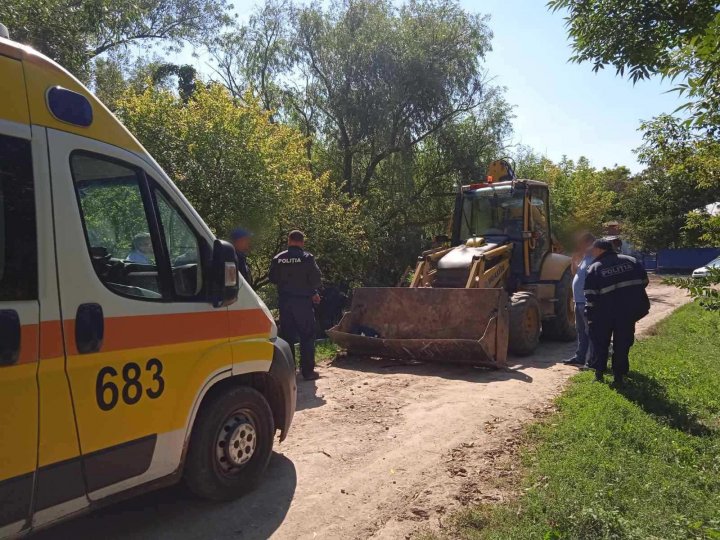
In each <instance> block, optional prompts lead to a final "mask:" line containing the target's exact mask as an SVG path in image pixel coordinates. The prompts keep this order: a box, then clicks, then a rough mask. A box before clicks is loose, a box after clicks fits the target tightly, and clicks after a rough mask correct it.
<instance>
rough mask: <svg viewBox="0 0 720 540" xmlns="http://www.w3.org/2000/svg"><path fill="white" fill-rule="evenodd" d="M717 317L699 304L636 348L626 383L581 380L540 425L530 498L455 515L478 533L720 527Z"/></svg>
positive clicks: (701, 532)
mask: <svg viewBox="0 0 720 540" xmlns="http://www.w3.org/2000/svg"><path fill="white" fill-rule="evenodd" d="M718 348H720V319H718V317H717V314H715V313H709V312H706V311H703V310H702V309H700V308H699V307H698V306H696V305H689V306H686V307H684V308H681V309H680V310H679V311H678V312H677V313H675V314H674V315H672V316H671V317H670V318H669V319H668V320H666V321H664V322H663V323H662V324H661V325H660V327H659V329H658V331H657V335H656V336H654V337H651V338H648V339H646V340H643V341H641V342H639V343H638V344H636V345H635V347H634V348H633V350H632V353H631V357H630V365H631V369H632V371H631V373H630V375H629V377H628V380H627V382H626V386H625V387H624V388H623V389H621V390H619V391H618V390H613V389H612V388H610V387H609V386H608V385H606V384H600V383H596V382H594V381H593V376H592V374H590V373H585V374H581V375H579V376H577V377H575V378H574V379H573V381H572V384H571V386H570V387H569V388H568V389H567V390H566V391H565V393H564V394H563V395H562V396H561V398H560V399H559V400H558V407H559V411H558V413H556V414H554V415H553V416H552V417H551V418H549V419H548V421H547V422H544V423H543V424H541V425H538V426H536V427H535V428H533V429H532V430H531V432H530V434H529V438H528V442H529V443H530V447H529V448H528V450H527V451H526V454H525V458H524V462H525V466H526V473H527V476H526V479H525V481H524V489H523V491H522V493H523V494H522V495H521V496H520V497H519V498H518V499H517V500H514V501H512V502H510V503H507V504H502V505H498V506H492V505H484V506H480V507H476V508H475V509H472V510H470V511H468V512H466V513H463V514H461V515H459V516H458V517H457V519H456V520H455V524H456V528H454V529H451V531H450V534H449V537H452V538H468V539H470V538H472V539H490V538H497V539H501V538H502V539H505V538H513V539H518V540H520V539H528V540H529V539H533V540H534V539H537V538H547V539H574V538H578V539H579V538H582V539H585V540H593V539H598V540H599V539H609V538H624V539H638V540H640V539H646V538H658V539H659V538H663V539H668V540H670V539H678V540H680V539H687V538H696V539H702V538H716V537H718V534H720V519H718V518H719V516H720V463H718V459H717V456H718V455H720V424H719V423H718V417H719V415H720V400H719V399H718V394H717V387H718V385H720V366H719V365H718V363H717V350H718Z"/></svg>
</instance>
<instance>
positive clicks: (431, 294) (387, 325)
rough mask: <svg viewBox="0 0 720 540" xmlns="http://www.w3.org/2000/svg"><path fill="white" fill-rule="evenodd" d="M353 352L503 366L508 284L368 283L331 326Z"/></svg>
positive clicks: (336, 337)
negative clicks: (496, 286)
mask: <svg viewBox="0 0 720 540" xmlns="http://www.w3.org/2000/svg"><path fill="white" fill-rule="evenodd" d="M327 334H328V336H329V337H330V339H331V340H332V341H333V342H335V343H337V344H338V345H339V346H340V347H342V348H344V349H346V350H347V351H348V353H350V354H357V355H363V356H379V357H384V358H400V359H407V360H418V361H427V362H446V363H465V364H476V365H483V366H488V367H493V368H499V367H503V366H504V365H505V362H506V360H507V348H508V295H507V293H506V292H505V290H503V289H433V288H363V289H356V290H355V291H354V294H353V300H352V305H351V307H350V311H349V312H348V313H346V314H345V316H344V317H343V318H342V320H341V321H340V323H339V324H338V325H337V326H334V327H333V328H331V329H330V330H328V331H327Z"/></svg>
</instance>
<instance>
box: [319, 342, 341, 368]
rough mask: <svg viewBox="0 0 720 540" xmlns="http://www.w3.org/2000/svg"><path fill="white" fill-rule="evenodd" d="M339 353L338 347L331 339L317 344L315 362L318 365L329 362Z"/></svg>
mask: <svg viewBox="0 0 720 540" xmlns="http://www.w3.org/2000/svg"><path fill="white" fill-rule="evenodd" d="M337 352H338V346H337V345H335V344H334V343H333V342H332V341H330V340H329V339H326V340H323V341H317V342H316V343H315V361H316V362H318V363H321V362H322V363H324V362H329V361H330V360H332V359H333V358H335V355H336V354H337Z"/></svg>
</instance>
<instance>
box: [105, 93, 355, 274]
mask: <svg viewBox="0 0 720 540" xmlns="http://www.w3.org/2000/svg"><path fill="white" fill-rule="evenodd" d="M118 113H119V115H120V117H121V118H122V120H123V121H124V122H125V124H126V125H127V126H128V127H129V128H130V129H131V130H132V132H133V133H135V135H136V136H137V137H138V138H139V140H140V141H141V142H142V143H143V144H144V145H145V147H146V148H147V149H148V151H149V152H150V153H151V154H153V155H154V156H155V157H156V158H157V159H158V161H159V163H160V164H161V166H162V167H163V169H164V170H165V171H166V172H167V173H168V174H169V175H170V177H171V178H173V180H174V181H175V182H176V184H177V185H178V187H179V188H180V189H181V190H182V191H183V193H184V194H185V195H186V196H187V197H188V199H189V200H190V202H191V203H192V204H193V206H194V207H195V209H196V210H197V211H198V213H199V214H200V215H201V216H203V219H204V220H205V221H206V222H207V223H208V225H209V226H210V227H211V228H212V229H213V231H214V232H215V233H216V234H217V235H218V236H220V237H223V236H227V234H228V233H229V231H230V230H231V229H232V228H234V227H236V226H238V225H239V224H242V225H243V226H246V227H249V228H251V229H253V230H254V231H256V237H255V241H256V242H255V249H254V252H253V256H252V257H251V264H252V265H253V268H254V272H253V273H254V274H255V275H256V276H257V281H256V285H257V286H260V287H262V286H263V285H265V284H266V283H267V269H268V266H269V262H270V259H271V257H272V255H273V254H274V253H276V252H277V251H278V250H280V248H281V247H282V246H283V245H284V242H285V239H286V235H287V233H288V231H289V230H292V229H294V228H300V229H303V230H304V231H305V232H306V234H307V235H308V240H309V242H308V245H309V249H311V250H313V251H314V252H315V253H316V255H317V258H318V262H319V264H320V266H321V268H322V269H323V271H324V273H325V275H326V277H327V278H328V279H331V280H333V279H337V278H338V277H339V276H342V277H344V278H345V279H346V280H348V281H349V280H352V279H353V278H355V277H359V276H361V275H362V274H363V272H364V267H363V264H364V261H365V259H364V257H365V256H366V253H367V247H368V243H367V240H366V239H365V231H364V229H363V221H362V218H361V216H360V205H359V203H358V202H353V201H350V200H349V199H347V197H346V196H344V195H343V194H341V193H340V191H339V190H338V188H337V187H336V186H335V185H334V184H333V183H332V182H330V180H329V178H328V176H327V175H323V176H321V177H319V178H317V179H314V178H312V176H311V175H310V173H309V171H308V168H307V162H306V159H305V151H304V140H303V137H302V135H301V134H300V133H299V132H298V131H297V130H295V129H294V128H292V127H290V126H286V125H282V124H276V123H272V122H271V121H270V118H269V113H268V112H267V111H264V110H263V108H262V106H261V105H260V103H259V102H258V101H257V100H255V99H254V98H253V97H252V96H251V95H250V94H246V95H245V96H244V99H243V100H242V101H239V100H236V99H234V98H233V97H232V96H231V95H230V93H229V92H228V91H227V89H225V88H224V87H222V86H221V85H218V84H210V85H209V86H206V85H204V84H196V89H195V91H194V93H193V94H192V95H191V96H190V97H189V99H188V100H187V101H185V100H183V99H182V98H180V96H178V95H177V94H175V93H173V92H171V91H168V90H166V89H163V88H157V87H155V86H153V85H148V86H147V87H146V89H145V90H144V91H142V92H140V93H138V92H136V91H135V90H133V89H132V88H131V89H129V90H128V91H127V93H126V95H125V96H124V97H123V98H122V99H121V101H120V103H119V110H118Z"/></svg>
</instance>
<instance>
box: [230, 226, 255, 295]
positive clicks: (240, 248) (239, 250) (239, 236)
mask: <svg viewBox="0 0 720 540" xmlns="http://www.w3.org/2000/svg"><path fill="white" fill-rule="evenodd" d="M251 238H252V233H251V232H250V231H248V230H247V229H243V228H242V227H238V228H237V229H234V230H233V231H232V232H231V233H230V240H232V244H233V246H234V247H235V254H236V255H237V260H238V270H239V271H240V274H242V277H244V278H245V281H247V282H248V285H250V286H251V287H252V284H253V282H252V273H251V272H250V267H249V266H248V262H247V257H248V253H250V239H251Z"/></svg>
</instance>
